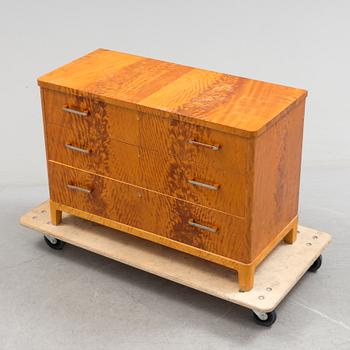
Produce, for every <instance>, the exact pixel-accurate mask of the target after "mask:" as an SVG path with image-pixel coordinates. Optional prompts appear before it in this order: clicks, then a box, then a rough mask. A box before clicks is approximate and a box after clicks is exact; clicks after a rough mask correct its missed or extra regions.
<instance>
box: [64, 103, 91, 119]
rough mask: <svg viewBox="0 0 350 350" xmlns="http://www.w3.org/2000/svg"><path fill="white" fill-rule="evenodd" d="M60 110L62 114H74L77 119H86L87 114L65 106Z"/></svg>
mask: <svg viewBox="0 0 350 350" xmlns="http://www.w3.org/2000/svg"><path fill="white" fill-rule="evenodd" d="M62 110H63V112H67V113H72V114H76V115H78V116H79V117H87V116H88V112H82V111H77V110H76V109H73V108H69V107H65V106H63V108H62Z"/></svg>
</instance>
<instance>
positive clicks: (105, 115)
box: [39, 50, 306, 291]
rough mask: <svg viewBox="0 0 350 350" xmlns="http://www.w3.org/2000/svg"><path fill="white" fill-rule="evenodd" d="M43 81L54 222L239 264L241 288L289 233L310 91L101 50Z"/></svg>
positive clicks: (292, 232)
mask: <svg viewBox="0 0 350 350" xmlns="http://www.w3.org/2000/svg"><path fill="white" fill-rule="evenodd" d="M39 85H40V86H41V90H42V103H43V115H44V128H45V140H46V149H47V158H48V168H49V184H50V197H51V211H52V213H51V216H52V222H53V223H54V224H59V223H60V220H61V211H62V210H63V211H64V210H67V211H69V212H70V213H73V214H74V215H78V216H81V217H83V218H87V219H90V220H93V221H96V222H99V223H102V224H106V225H109V226H111V227H114V228H120V229H122V228H124V229H125V230H126V232H129V233H132V234H135V235H138V236H140V237H143V238H146V239H150V240H153V241H155V242H158V243H160V244H164V245H167V246H170V247H174V248H175V249H179V250H182V251H185V252H189V253H190V254H194V255H198V256H200V257H203V258H205V259H208V260H210V261H214V262H217V263H219V264H223V265H225V266H229V267H231V268H235V269H237V271H238V273H239V284H240V288H241V289H242V290H245V291H246V290H249V289H251V288H252V286H253V283H254V274H255V269H256V267H257V266H258V264H259V263H260V262H261V261H262V260H263V259H264V258H265V257H266V256H267V255H268V254H269V253H270V252H271V251H272V249H274V247H275V246H276V245H277V244H278V243H279V242H280V241H281V240H285V242H287V243H290V244H291V243H293V242H294V241H295V239H296V227H297V220H298V217H297V213H298V193H299V182H300V163H301V144H302V132H303V117H304V107H305V97H306V91H304V90H301V89H295V88H290V87H285V86H280V85H276V84H270V83H265V82H261V81H256V80H252V79H246V78H240V77H236V76H231V75H227V74H221V73H216V72H210V71H206V70H202V69H196V68H191V67H186V66H182V65H176V64H173V63H168V62H162V61H157V60H153V59H147V58H142V57H138V56H134V55H128V54H123V53H118V52H113V51H108V50H96V51H94V52H92V53H91V54H88V55H86V56H84V57H83V58H81V59H79V60H77V61H74V62H72V63H70V64H68V65H66V66H64V67H63V68H61V69H58V70H55V71H53V72H51V73H49V74H47V75H45V76H44V77H41V78H40V79H39ZM67 108H68V109H67ZM74 111H75V112H74ZM193 180H194V181H197V182H199V183H202V184H203V183H204V184H207V185H209V188H208V186H207V188H206V187H199V186H196V185H195V184H191V183H190V182H191V181H193ZM67 185H70V186H72V185H74V186H78V187H81V188H82V190H81V191H80V192H79V191H77V189H76V188H73V190H72V188H70V189H68V188H67ZM197 185H198V183H197ZM210 185H212V187H210ZM213 186H214V187H215V186H216V187H215V188H213ZM216 188H218V190H215V189H216ZM78 189H79V188H78ZM84 189H85V190H84ZM86 189H91V190H92V193H91V194H90V193H87V192H88V191H87V190H86ZM190 220H194V222H195V223H199V224H201V225H204V226H207V228H208V229H207V230H205V229H203V227H202V228H198V227H194V226H193V225H190ZM213 228H219V229H218V232H216V233H213V232H210V230H211V229H213Z"/></svg>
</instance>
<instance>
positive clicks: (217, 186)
mask: <svg viewBox="0 0 350 350" xmlns="http://www.w3.org/2000/svg"><path fill="white" fill-rule="evenodd" d="M188 183H190V184H191V185H195V186H200V187H205V188H208V189H209V190H214V191H217V190H218V189H219V187H220V186H219V185H210V184H206V183H204V182H200V181H196V180H188Z"/></svg>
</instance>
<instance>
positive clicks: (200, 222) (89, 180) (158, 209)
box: [48, 162, 249, 262]
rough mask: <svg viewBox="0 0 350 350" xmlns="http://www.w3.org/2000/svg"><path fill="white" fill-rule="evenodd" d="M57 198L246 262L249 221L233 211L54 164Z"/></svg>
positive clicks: (53, 194) (53, 189)
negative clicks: (236, 215) (195, 203)
mask: <svg viewBox="0 0 350 350" xmlns="http://www.w3.org/2000/svg"><path fill="white" fill-rule="evenodd" d="M48 168H49V184H50V197H51V199H52V200H54V201H56V202H58V203H62V204H65V205H67V206H71V207H73V208H77V209H80V210H83V211H86V212H89V213H92V214H95V215H98V216H101V217H105V218H109V219H112V220H115V221H117V222H121V223H123V224H127V225H130V226H133V227H136V228H140V229H143V230H146V231H149V232H152V233H155V234H157V235H160V236H164V237H167V238H170V239H172V240H175V241H179V242H182V243H184V244H187V245H191V246H194V247H197V248H200V249H203V250H205V251H210V252H212V253H216V254H219V255H222V256H226V257H230V258H232V259H236V260H240V261H242V262H247V261H249V256H248V255H249V253H248V247H249V245H248V240H247V235H246V223H245V221H244V220H242V219H238V218H235V217H233V216H231V215H226V214H224V213H221V212H218V211H215V210H210V209H206V208H203V207H200V206H196V205H192V204H189V203H187V202H185V201H181V200H178V199H175V198H173V197H170V196H164V195H161V194H158V193H156V192H152V191H148V190H145V189H142V188H139V187H135V186H131V185H128V184H125V183H121V182H118V181H114V180H111V179H107V178H105V177H101V176H98V175H94V174H91V173H87V172H83V171H80V170H77V169H74V168H70V167H66V166H63V165H60V164H56V163H52V162H49V164H48Z"/></svg>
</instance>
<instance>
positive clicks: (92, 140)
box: [46, 124, 139, 184]
mask: <svg viewBox="0 0 350 350" xmlns="http://www.w3.org/2000/svg"><path fill="white" fill-rule="evenodd" d="M46 134H47V142H46V148H47V156H48V159H49V160H54V161H56V162H60V163H63V164H67V165H70V166H73V167H76V168H79V169H83V170H87V171H90V172H94V173H97V174H101V175H105V176H108V177H111V178H113V179H117V180H120V181H125V182H129V183H132V184H139V148H138V147H137V146H134V145H130V144H127V143H124V142H120V141H117V140H115V139H111V138H109V137H100V136H99V135H96V134H94V133H87V132H86V131H85V130H80V129H77V128H64V127H61V126H58V125H55V124H47V125H46Z"/></svg>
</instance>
